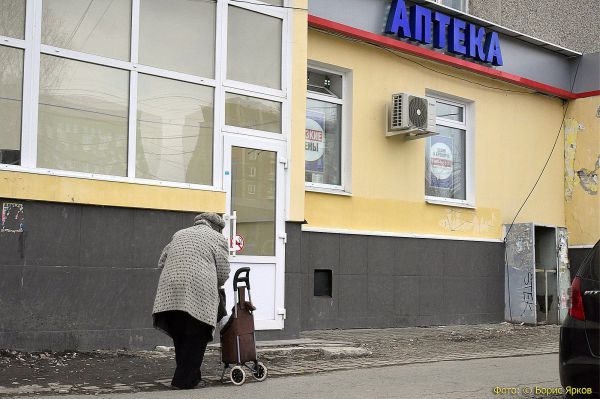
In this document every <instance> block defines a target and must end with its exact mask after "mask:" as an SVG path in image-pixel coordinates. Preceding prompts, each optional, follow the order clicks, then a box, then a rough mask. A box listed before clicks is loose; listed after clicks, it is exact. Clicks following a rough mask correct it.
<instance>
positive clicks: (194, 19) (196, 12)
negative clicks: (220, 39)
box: [139, 0, 217, 78]
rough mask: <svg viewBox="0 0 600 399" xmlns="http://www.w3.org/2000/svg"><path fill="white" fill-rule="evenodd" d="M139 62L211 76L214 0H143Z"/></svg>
mask: <svg viewBox="0 0 600 399" xmlns="http://www.w3.org/2000/svg"><path fill="white" fill-rule="evenodd" d="M140 7H141V8H140V55H139V61H140V63H141V64H145V65H150V66H153V67H157V68H162V69H167V70H171V71H176V72H182V73H188V74H191V75H198V76H205V77H210V78H212V77H214V75H215V40H216V39H215V34H216V33H215V32H216V13H217V5H216V1H215V2H213V1H206V0H142V2H141V6H140Z"/></svg>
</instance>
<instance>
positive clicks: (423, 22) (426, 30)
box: [410, 5, 431, 44]
mask: <svg viewBox="0 0 600 399" xmlns="http://www.w3.org/2000/svg"><path fill="white" fill-rule="evenodd" d="M410 27H411V29H412V38H413V39H415V40H418V41H420V42H424V43H427V44H429V43H431V10H430V9H429V8H425V7H421V6H419V5H415V6H412V8H411V11H410Z"/></svg>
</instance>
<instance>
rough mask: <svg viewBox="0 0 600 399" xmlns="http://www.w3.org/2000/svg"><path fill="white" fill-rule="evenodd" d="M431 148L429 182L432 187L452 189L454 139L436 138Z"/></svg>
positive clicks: (432, 139) (433, 139)
mask: <svg viewBox="0 0 600 399" xmlns="http://www.w3.org/2000/svg"><path fill="white" fill-rule="evenodd" d="M430 145H431V147H430V148H429V179H430V180H429V181H430V182H431V183H430V184H431V187H435V188H445V189H450V188H452V186H453V176H454V159H453V155H452V148H453V140H452V137H445V136H434V137H432V138H431V141H430Z"/></svg>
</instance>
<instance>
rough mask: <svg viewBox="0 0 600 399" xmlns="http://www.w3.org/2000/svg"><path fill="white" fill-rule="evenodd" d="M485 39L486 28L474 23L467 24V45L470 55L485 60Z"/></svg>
mask: <svg viewBox="0 0 600 399" xmlns="http://www.w3.org/2000/svg"><path fill="white" fill-rule="evenodd" d="M484 39H485V29H483V28H481V27H479V28H478V27H477V26H476V25H473V24H468V25H467V37H466V39H465V40H466V42H465V44H466V46H467V50H468V52H469V53H468V54H469V57H473V58H477V59H479V60H480V61H485V53H484V51H483V40H484Z"/></svg>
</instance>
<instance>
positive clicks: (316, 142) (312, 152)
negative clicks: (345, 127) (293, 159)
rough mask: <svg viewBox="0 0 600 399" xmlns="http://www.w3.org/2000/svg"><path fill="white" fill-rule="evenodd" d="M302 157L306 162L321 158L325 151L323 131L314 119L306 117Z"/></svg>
mask: <svg viewBox="0 0 600 399" xmlns="http://www.w3.org/2000/svg"><path fill="white" fill-rule="evenodd" d="M304 149H305V152H304V158H305V160H306V161H307V162H314V161H316V160H319V159H321V157H322V156H323V153H324V152H325V132H324V131H323V128H322V127H321V125H320V124H319V123H318V122H317V121H315V120H314V119H306V133H305V140H304Z"/></svg>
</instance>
